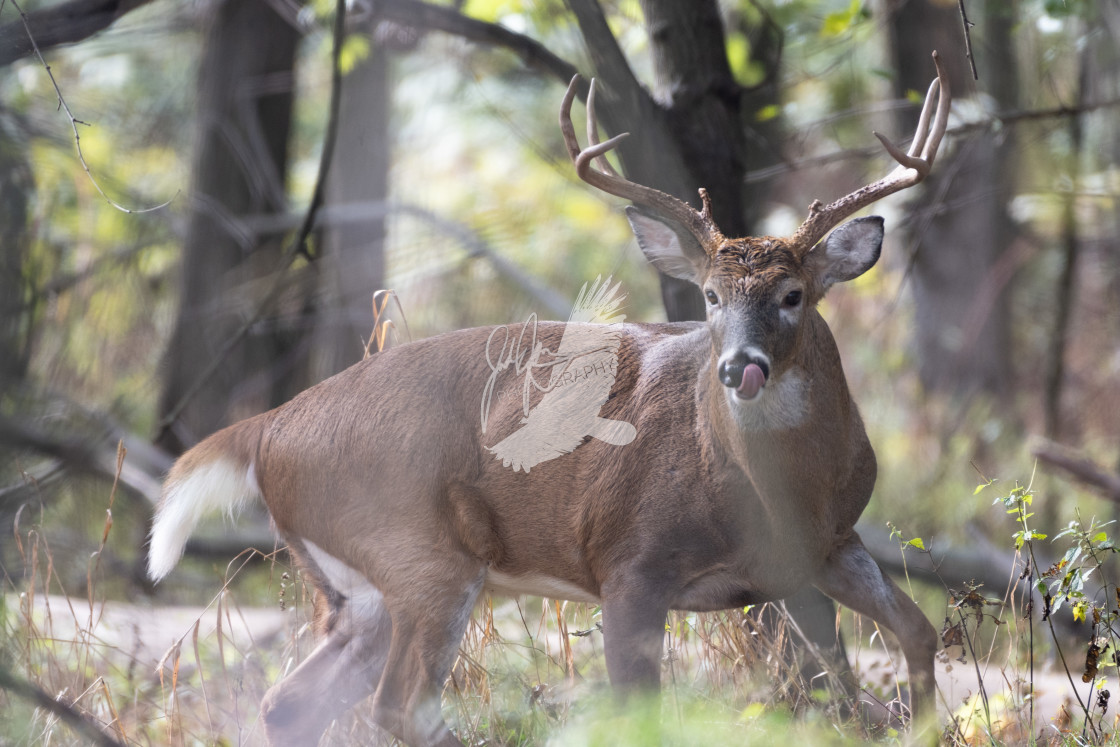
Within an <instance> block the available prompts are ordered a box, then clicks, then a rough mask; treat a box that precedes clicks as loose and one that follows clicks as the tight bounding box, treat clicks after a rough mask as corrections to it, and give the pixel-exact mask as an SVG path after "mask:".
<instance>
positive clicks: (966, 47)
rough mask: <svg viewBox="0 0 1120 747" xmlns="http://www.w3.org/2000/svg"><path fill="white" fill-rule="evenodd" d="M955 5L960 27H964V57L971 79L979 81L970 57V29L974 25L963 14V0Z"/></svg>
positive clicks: (959, 0) (966, 15)
mask: <svg viewBox="0 0 1120 747" xmlns="http://www.w3.org/2000/svg"><path fill="white" fill-rule="evenodd" d="M957 5H958V6H959V7H960V9H961V25H962V26H963V27H964V56H965V57H967V58H968V65H969V67H971V68H972V79H973V80H980V74H979V73H977V72H976V60H975V59H974V58H973V56H972V27H973V26H975V25H976V24H975V23H973V22H972V21H970V20H968V14H966V13H965V12H964V0H957Z"/></svg>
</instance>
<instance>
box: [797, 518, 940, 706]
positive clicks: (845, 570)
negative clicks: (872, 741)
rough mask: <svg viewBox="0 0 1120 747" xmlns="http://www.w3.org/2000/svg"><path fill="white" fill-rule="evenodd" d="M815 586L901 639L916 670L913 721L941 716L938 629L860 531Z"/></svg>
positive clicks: (836, 551)
mask: <svg viewBox="0 0 1120 747" xmlns="http://www.w3.org/2000/svg"><path fill="white" fill-rule="evenodd" d="M814 585H815V586H816V587H817V588H818V589H820V590H821V591H823V592H824V593H825V594H827V595H828V596H830V597H832V598H833V599H835V600H836V601H837V602H839V603H840V604H842V605H844V606H845V607H848V608H849V609H851V610H853V611H855V612H858V613H859V614H861V615H866V616H868V617H870V618H871V619H872V620H874V621H875V622H877V623H879V624H880V625H882V626H883V627H885V628H886V629H887V630H889V631H890V632H891V633H893V634H894V636H895V638H897V639H898V642H899V645H900V646H901V647H902V653H903V655H904V656H905V657H906V668H907V669H908V670H909V671H910V711H911V716H912V721H913V723H914V724H915V725H918V726H921V725H923V724H925V723H926V722H927V721H931V720H932V719H933V717H934V716H935V702H934V688H935V683H934V677H933V657H934V655H935V654H936V653H937V646H938V639H937V631H936V630H934V628H933V625H931V624H930V622H929V620H928V619H926V616H925V615H924V614H923V613H922V611H921V610H920V609H918V605H916V604H914V602H913V601H912V600H911V599H910V597H908V596H906V594H904V593H903V592H902V590H901V589H899V588H898V586H897V585H896V584H895V583H894V581H892V580H891V579H890V578H889V577H888V576H887V575H886V574H885V573H883V571H882V570H881V569H880V568H879V566H878V564H877V563H876V562H875V560H874V559H873V558H872V557H871V555H870V553H868V552H867V548H865V547H864V546H863V543H862V542H861V541H860V539H859V536H858V535H856V534H855V533H854V532H853V533H852V536H851V538H850V539H849V540H848V541H847V542H846V543H844V544H842V545H840V546H838V547H837V548H836V549H834V550H833V552H832V554H831V555H830V556H829V557H828V560H827V561H826V562H825V566H824V568H823V569H822V570H821V573H820V575H819V576H818V577H817V578H816V580H815V582H814Z"/></svg>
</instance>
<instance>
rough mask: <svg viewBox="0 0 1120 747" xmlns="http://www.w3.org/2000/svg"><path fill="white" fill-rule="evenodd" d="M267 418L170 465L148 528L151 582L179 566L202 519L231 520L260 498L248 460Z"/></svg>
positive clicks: (217, 437) (229, 431) (219, 436)
mask: <svg viewBox="0 0 1120 747" xmlns="http://www.w3.org/2000/svg"><path fill="white" fill-rule="evenodd" d="M268 420H269V418H268V417H267V413H266V414H265V415H258V416H257V417H255V418H250V419H249V420H244V421H242V422H240V423H236V424H235V425H231V426H230V427H228V428H225V429H224V430H220V431H218V432H217V433H215V434H214V435H212V436H210V437H209V438H207V439H205V440H204V441H202V443H200V444H198V445H197V446H195V447H194V448H193V449H191V450H190V451H188V452H187V453H186V454H184V455H183V456H181V457H180V458H179V460H178V461H177V462H175V465H174V466H173V467H172V468H171V471H170V472H169V473H168V475H167V479H166V480H165V481H164V483H163V494H162V496H161V497H160V502H159V507H158V508H157V509H156V518H155V522H154V523H153V525H152V539H151V545H150V548H149V551H148V576H149V577H150V578H151V579H152V581H159V580H160V579H161V578H163V577H164V576H166V575H167V574H168V573H170V572H171V569H172V568H174V567H175V564H176V563H178V562H179V558H180V557H182V555H183V548H184V547H186V545H187V539H188V538H189V537H190V535H191V531H192V530H193V529H194V527H195V525H196V524H198V522H199V520H200V519H202V517H203V516H206V515H207V514H211V513H218V512H222V513H226V514H228V515H229V516H230V517H231V518H232V517H233V516H234V515H236V514H237V512H238V511H240V510H241V508H242V507H243V506H244V505H245V503H246V502H248V501H249V500H259V499H260V497H261V489H260V486H259V485H257V478H256V474H255V468H254V464H253V456H254V455H255V453H256V449H257V444H258V443H259V442H260V435H261V431H262V430H263V429H264V427H265V425H266V424H267V422H268Z"/></svg>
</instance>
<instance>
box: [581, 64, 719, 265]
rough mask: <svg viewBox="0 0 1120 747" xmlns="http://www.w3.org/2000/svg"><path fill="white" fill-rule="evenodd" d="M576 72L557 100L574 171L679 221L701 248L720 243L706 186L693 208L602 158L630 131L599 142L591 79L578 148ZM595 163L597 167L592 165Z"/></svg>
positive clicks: (605, 187)
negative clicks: (699, 207)
mask: <svg viewBox="0 0 1120 747" xmlns="http://www.w3.org/2000/svg"><path fill="white" fill-rule="evenodd" d="M578 84H579V76H578V75H577V76H575V77H574V78H572V82H571V83H569V84H568V90H567V92H565V94H564V101H563V102H562V103H561V104H560V132H561V133H563V135H564V144H565V145H566V146H567V147H568V155H569V156H570V157H571V159H572V163H574V164H575V166H576V174H578V175H579V178H580V179H582V180H583V181H585V182H587V183H588V184H590V185H591V186H593V187H595V188H596V189H599V190H602V191H603V192H606V193H607V194H612V195H614V196H616V197H622V198H624V199H627V200H630V201H632V202H635V203H637V204H638V205H641V206H643V207H646V208H649V209H650V210H653V211H654V212H655V213H658V214H659V215H661V216H662V217H665V218H669V219H671V220H674V221H676V222H677V223H680V224H681V225H682V226H684V227H685V228H686V229H688V230H689V231H690V232H691V233H692V235H693V236H695V237H696V239H697V241H699V242H700V245H701V246H702V247H704V249H705V251H707V250H708V247H714V246H716V245H718V244H719V243H720V241H721V240H722V238H723V234H721V233H720V230H719V228H718V227H717V226H716V223H715V221H714V220H713V219H712V203H711V199H710V198H709V197H708V191H707V190H706V189H703V188H701V189H700V201H701V202H702V203H703V206H704V207H703V209H702V210H696V209H695V208H693V207H692V206H691V205H689V204H688V203H687V202H684V201H683V200H679V199H677V198H676V197H674V196H673V195H670V194H667V193H665V192H662V191H660V190H657V189H653V188H652V187H646V186H643V185H641V184H636V183H634V182H632V181H629V180H627V179H625V178H623V177H622V176H620V175H619V174H618V172H617V171H615V170H614V167H613V166H611V165H610V163H609V162H608V161H607V159H606V154H607V152H608V151H610V150H612V149H613V148H614V147H615V146H616V145H618V143H619V142H620V141H621V140H622V139H623V138H625V137H628V136H629V135H630V133H628V132H624V133H622V134H621V135H616V136H614V137H612V138H611V139H610V140H607V141H606V142H602V143H601V142H599V135H598V128H597V126H596V120H595V79H594V78H592V80H591V89H590V90H589V92H588V94H587V140H588V147H587V149H586V150H582V149H581V148H580V147H579V141H578V140H576V129H575V127H574V126H573V125H572V101H573V100H575V97H576V88H577V87H578ZM593 163H597V164H598V165H599V168H600V169H601V170H600V171H596V170H595V169H594V168H592V164H593Z"/></svg>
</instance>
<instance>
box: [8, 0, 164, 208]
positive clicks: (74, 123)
mask: <svg viewBox="0 0 1120 747" xmlns="http://www.w3.org/2000/svg"><path fill="white" fill-rule="evenodd" d="M12 5H13V6H15V9H16V11H17V12H18V13H19V17H20V19H22V21H23V28H24V29H25V30H26V31H27V38H28V39H29V40H30V41H31V47H32V48H33V49H34V50H35V56H36V57H38V58H39V63H40V64H41V65H42V66H43V69H44V70H46V71H47V77H48V78H50V79H51V85H52V86H54V92H55V94H56V95H57V96H58V106H59V108H60V109H62V110H63V111H65V112H66V116H67V117H68V118H69V119H70V128H71V129H73V130H74V146H75V147H76V148H77V150H78V161H79V162H80V163H81V164H82V168H83V169H84V170H85V172H86V176H88V177H89V181H90V183H91V184H92V185H93V188H94V189H96V190H97V193H98V194H99V195H101V196H102V197H103V198H105V201H106V202H107V203H109V204H110V205H112V206H113V207H115V208H116V209H117V210H120V211H121V212H122V213H150V212H153V211H155V210H160V209H162V208H165V207H167V206H168V205H170V204H171V202H172V200H174V199H175V197H177V196H178V195H179V193H178V192H176V193H175V195H173V196H172V197H171V199H170V200H168V201H167V202H164V203H162V204H160V205H156V206H155V207H148V208H127V207H125V206H124V205H121V204H120V203H119V202H117V201H116V200H114V199H113V198H112V197H110V196H109V195H107V194H105V190H104V189H102V188H101V185H100V184H98V182H97V179H95V178H94V176H93V172H92V171H90V168H89V164H88V163H86V157H85V154H83V153H82V136H81V134H80V133H79V132H78V125H85V126H86V127H89V126H90V125H89V122H83V121H82V120H80V119H78V118H77V117H75V116H74V114H73V113H72V112H71V111H70V107H69V106H68V105H67V103H66V99H65V98H63V96H62V89H61V88H59V87H58V81H56V80H55V79H54V73H52V72H51V66H50V65H48V64H47V61H46V60H45V59H44V58H43V53H42V52H40V51H39V45H38V43H36V41H35V37H34V36H33V35H32V33H31V25H30V24H29V23H28V21H27V14H26V13H24V11H23V8H21V7H20V6H19V3H18V2H17V0H12Z"/></svg>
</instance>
